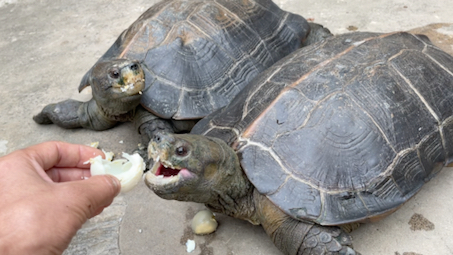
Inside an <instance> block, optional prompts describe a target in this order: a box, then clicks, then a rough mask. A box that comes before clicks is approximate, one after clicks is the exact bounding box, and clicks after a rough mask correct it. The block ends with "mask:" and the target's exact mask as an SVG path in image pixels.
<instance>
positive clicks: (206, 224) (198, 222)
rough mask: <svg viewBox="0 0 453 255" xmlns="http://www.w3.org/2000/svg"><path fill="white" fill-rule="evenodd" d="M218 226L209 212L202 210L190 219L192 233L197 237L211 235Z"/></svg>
mask: <svg viewBox="0 0 453 255" xmlns="http://www.w3.org/2000/svg"><path fill="white" fill-rule="evenodd" d="M218 225H219V224H218V223H217V221H216V220H215V216H214V214H213V213H212V212H211V211H210V210H202V211H199V212H198V213H197V214H195V217H193V219H192V231H193V232H194V233H195V234H197V235H207V234H211V233H212V232H214V231H215V230H216V229H217V226H218Z"/></svg>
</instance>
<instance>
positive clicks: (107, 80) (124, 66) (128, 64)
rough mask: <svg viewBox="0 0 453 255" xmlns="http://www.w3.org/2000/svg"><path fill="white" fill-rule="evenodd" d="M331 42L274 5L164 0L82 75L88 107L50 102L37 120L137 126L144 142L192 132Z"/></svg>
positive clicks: (266, 1) (249, 0)
mask: <svg viewBox="0 0 453 255" xmlns="http://www.w3.org/2000/svg"><path fill="white" fill-rule="evenodd" d="M312 28H313V29H312ZM310 34H311V36H309V35H310ZM327 36H330V32H329V31H328V30H327V29H325V28H323V27H322V26H321V25H318V24H309V23H308V22H307V21H306V20H305V19H304V18H303V17H301V16H299V15H296V14H292V13H289V12H286V11H283V10H281V9H280V8H279V7H278V6H277V5H276V4H275V3H273V2H272V1H271V0H243V1H232V0H216V1H213V0H210V1H206V0H170V1H169V0H164V1H161V2H159V3H157V4H156V5H154V6H152V7H151V8H150V9H148V10H147V11H146V12H145V13H143V14H142V15H141V16H140V17H139V18H138V19H137V20H136V21H135V22H134V23H133V24H132V25H131V26H130V27H129V28H128V29H126V30H125V31H124V32H123V33H122V34H121V35H120V36H119V38H118V39H117V40H116V41H115V42H114V44H113V45H112V46H111V47H110V48H109V50H108V51H107V52H106V53H105V54H104V55H103V56H102V57H101V58H100V59H99V60H98V61H97V62H96V64H95V65H94V66H93V67H92V68H91V69H90V70H89V71H88V72H87V73H86V74H85V76H84V77H83V79H82V81H81V83H80V86H79V92H80V91H82V90H83V89H84V88H85V87H87V86H91V87H92V94H93V97H92V99H91V100H90V101H88V102H79V101H75V100H71V99H69V100H65V101H62V102H59V103H56V104H50V105H47V106H45V107H44V109H43V110H42V111H41V112H40V113H39V114H37V115H36V116H34V117H33V119H34V120H35V121H36V122H37V123H39V124H52V123H55V124H57V125H58V126H61V127H63V128H79V127H83V128H88V129H93V130H105V129H108V128H111V127H113V126H115V125H116V124H117V123H118V122H126V121H134V122H135V124H136V127H137V129H138V130H139V132H140V133H142V135H143V137H142V138H144V141H145V142H146V144H147V142H148V141H149V136H151V135H152V133H153V131H154V130H156V129H157V130H167V131H185V130H190V128H191V127H192V126H193V124H194V122H195V121H194V120H197V119H200V118H202V117H204V116H206V115H207V114H209V113H211V112H213V111H214V110H216V109H218V108H220V107H223V106H225V105H226V104H227V103H228V102H229V101H230V100H231V99H232V98H234V96H235V95H236V94H237V93H239V92H240V91H241V90H242V88H243V87H244V86H245V85H246V84H247V83H248V82H249V81H250V80H251V79H252V78H253V77H255V76H256V75H257V74H259V73H261V72H262V71H263V70H265V69H266V68H267V67H269V66H271V65H272V64H273V63H275V62H276V61H277V60H279V59H281V58H282V57H284V56H286V55H288V54H289V53H290V52H292V51H294V50H296V49H298V48H299V47H301V46H302V45H303V44H304V43H306V44H307V43H312V42H314V41H317V40H322V39H323V38H324V37H327ZM140 105H141V106H140ZM166 120H169V121H166Z"/></svg>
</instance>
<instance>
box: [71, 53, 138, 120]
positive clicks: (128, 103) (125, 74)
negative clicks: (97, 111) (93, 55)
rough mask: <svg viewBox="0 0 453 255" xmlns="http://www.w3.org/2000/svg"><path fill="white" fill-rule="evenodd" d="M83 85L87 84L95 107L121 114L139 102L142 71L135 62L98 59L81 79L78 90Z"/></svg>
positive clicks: (80, 89) (81, 88) (133, 107)
mask: <svg viewBox="0 0 453 255" xmlns="http://www.w3.org/2000/svg"><path fill="white" fill-rule="evenodd" d="M87 86H91V88H92V93H93V98H94V100H96V103H97V104H98V105H99V106H101V107H102V108H104V109H106V110H108V111H109V112H112V113H125V112H128V111H130V110H132V109H135V107H136V106H137V105H138V104H139V103H140V98H141V94H142V91H143V90H144V89H145V74H144V72H143V70H142V68H141V66H140V63H139V62H137V61H131V60H128V59H108V60H101V61H99V62H97V63H96V64H95V65H94V66H93V67H92V68H91V69H90V70H89V71H88V72H87V73H86V74H85V76H84V77H83V78H82V81H81V83H80V86H79V92H80V91H82V90H83V89H84V88H85V87H87Z"/></svg>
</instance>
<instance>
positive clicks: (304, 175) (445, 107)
mask: <svg viewBox="0 0 453 255" xmlns="http://www.w3.org/2000/svg"><path fill="white" fill-rule="evenodd" d="M452 116H453V57H451V56H450V55H448V54H447V53H445V52H443V51H441V50H440V49H438V48H437V47H435V46H433V45H432V44H431V43H430V42H429V40H428V39H427V38H426V37H424V36H419V35H414V34H409V33H405V32H397V33H390V34H375V33H351V34H345V35H340V36H336V37H332V38H330V39H328V40H326V41H325V42H321V43H318V44H314V45H312V46H308V47H306V48H302V49H300V50H298V51H296V52H294V53H293V54H291V55H289V56H288V57H286V58H284V59H282V60H281V61H279V62H278V63H276V64H275V65H273V66H272V67H271V68H269V69H268V70H267V71H265V72H264V73H263V74H261V75H260V77H257V78H256V79H254V80H253V81H252V82H251V83H250V84H249V85H248V86H247V87H246V88H245V89H244V91H243V93H241V94H240V95H239V96H238V97H236V98H235V99H234V100H233V101H232V102H231V104H229V105H228V106H227V107H226V108H225V109H222V110H220V111H218V112H216V113H214V114H212V115H210V116H208V117H207V118H205V119H203V120H202V121H201V122H199V123H198V124H197V125H196V126H195V127H194V129H193V131H192V133H196V134H205V135H208V136H214V137H219V138H221V139H223V140H224V141H226V142H227V143H228V144H230V145H231V146H232V147H233V148H234V149H235V150H236V151H237V153H238V155H239V157H240V160H241V165H242V167H243V169H244V171H245V173H246V175H247V176H248V178H249V180H250V181H251V182H252V183H253V185H254V186H255V187H256V188H257V189H258V191H259V192H260V193H262V194H264V195H266V196H267V197H268V198H269V199H270V200H271V201H272V202H273V203H275V205H277V206H278V207H279V208H281V209H282V210H284V211H285V212H286V213H287V214H289V215H291V216H292V217H294V218H296V219H301V220H309V221H313V222H316V223H318V224H321V225H339V224H344V223H350V222H356V221H365V220H367V219H369V218H372V217H375V216H378V215H384V214H387V213H389V212H392V211H393V210H395V209H396V208H397V207H398V206H399V205H401V204H402V203H404V202H405V201H407V200H408V199H409V198H411V197H412V196H413V195H414V194H415V193H416V192H417V191H418V190H419V189H420V188H421V187H422V185H423V184H424V183H425V182H426V181H427V180H429V179H430V178H431V177H432V176H433V175H434V174H436V173H437V172H438V171H439V170H440V169H441V168H442V167H443V166H444V165H445V164H447V163H449V162H451V161H452V156H453V117H452Z"/></svg>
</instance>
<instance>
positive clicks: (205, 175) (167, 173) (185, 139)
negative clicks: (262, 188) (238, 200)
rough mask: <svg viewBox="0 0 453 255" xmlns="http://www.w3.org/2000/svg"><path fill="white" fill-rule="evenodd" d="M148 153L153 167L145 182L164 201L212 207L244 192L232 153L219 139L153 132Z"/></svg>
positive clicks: (244, 187)
mask: <svg viewBox="0 0 453 255" xmlns="http://www.w3.org/2000/svg"><path fill="white" fill-rule="evenodd" d="M148 154H149V157H150V158H153V160H154V165H153V167H152V169H150V171H149V172H148V173H147V174H146V175H145V183H146V185H147V186H148V187H149V188H150V189H151V190H153V191H154V192H155V193H156V194H157V195H158V196H160V197H162V198H164V199H175V200H180V201H193V202H198V203H205V204H212V203H217V202H216V201H217V200H218V199H219V197H222V196H225V195H228V196H229V197H231V196H234V194H230V193H231V191H234V192H235V193H241V192H240V191H241V190H243V189H246V185H244V182H248V181H247V180H243V179H246V178H245V175H244V174H243V172H242V169H241V167H240V165H239V160H238V157H237V155H236V153H235V152H234V151H233V149H231V148H230V147H229V146H228V145H227V144H226V143H225V142H224V141H222V140H220V139H217V138H211V137H206V136H201V135H192V134H167V133H157V134H156V135H155V136H154V138H153V139H152V140H151V142H150V144H149V147H148ZM227 193H228V194H227Z"/></svg>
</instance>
